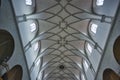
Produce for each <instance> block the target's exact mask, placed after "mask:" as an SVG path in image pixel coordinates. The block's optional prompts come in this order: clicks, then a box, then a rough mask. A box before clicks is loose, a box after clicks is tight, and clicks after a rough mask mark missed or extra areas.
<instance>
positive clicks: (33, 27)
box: [30, 23, 36, 32]
mask: <svg viewBox="0 0 120 80" xmlns="http://www.w3.org/2000/svg"><path fill="white" fill-rule="evenodd" d="M35 30H36V24H35V23H31V24H30V31H31V32H34V31H35Z"/></svg>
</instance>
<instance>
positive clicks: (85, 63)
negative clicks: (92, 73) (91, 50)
mask: <svg viewBox="0 0 120 80" xmlns="http://www.w3.org/2000/svg"><path fill="white" fill-rule="evenodd" d="M83 64H84V68H85V71H87V70H88V68H89V65H88V63H87V62H86V61H84V62H83Z"/></svg>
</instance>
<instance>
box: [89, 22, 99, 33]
mask: <svg viewBox="0 0 120 80" xmlns="http://www.w3.org/2000/svg"><path fill="white" fill-rule="evenodd" d="M97 28H98V25H97V24H94V23H92V24H91V28H90V30H91V31H92V33H94V34H96V32H97Z"/></svg>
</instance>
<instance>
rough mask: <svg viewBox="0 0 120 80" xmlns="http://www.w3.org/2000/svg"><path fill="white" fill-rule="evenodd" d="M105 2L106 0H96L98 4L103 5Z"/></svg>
mask: <svg viewBox="0 0 120 80" xmlns="http://www.w3.org/2000/svg"><path fill="white" fill-rule="evenodd" d="M103 4H104V0H97V1H96V5H97V6H103Z"/></svg>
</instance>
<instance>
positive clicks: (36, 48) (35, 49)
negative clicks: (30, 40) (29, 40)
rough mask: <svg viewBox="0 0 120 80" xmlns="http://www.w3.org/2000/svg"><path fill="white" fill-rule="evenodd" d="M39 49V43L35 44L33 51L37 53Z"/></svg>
mask: <svg viewBox="0 0 120 80" xmlns="http://www.w3.org/2000/svg"><path fill="white" fill-rule="evenodd" d="M38 49H39V42H36V43H35V44H34V47H33V50H34V51H37V50H38Z"/></svg>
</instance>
